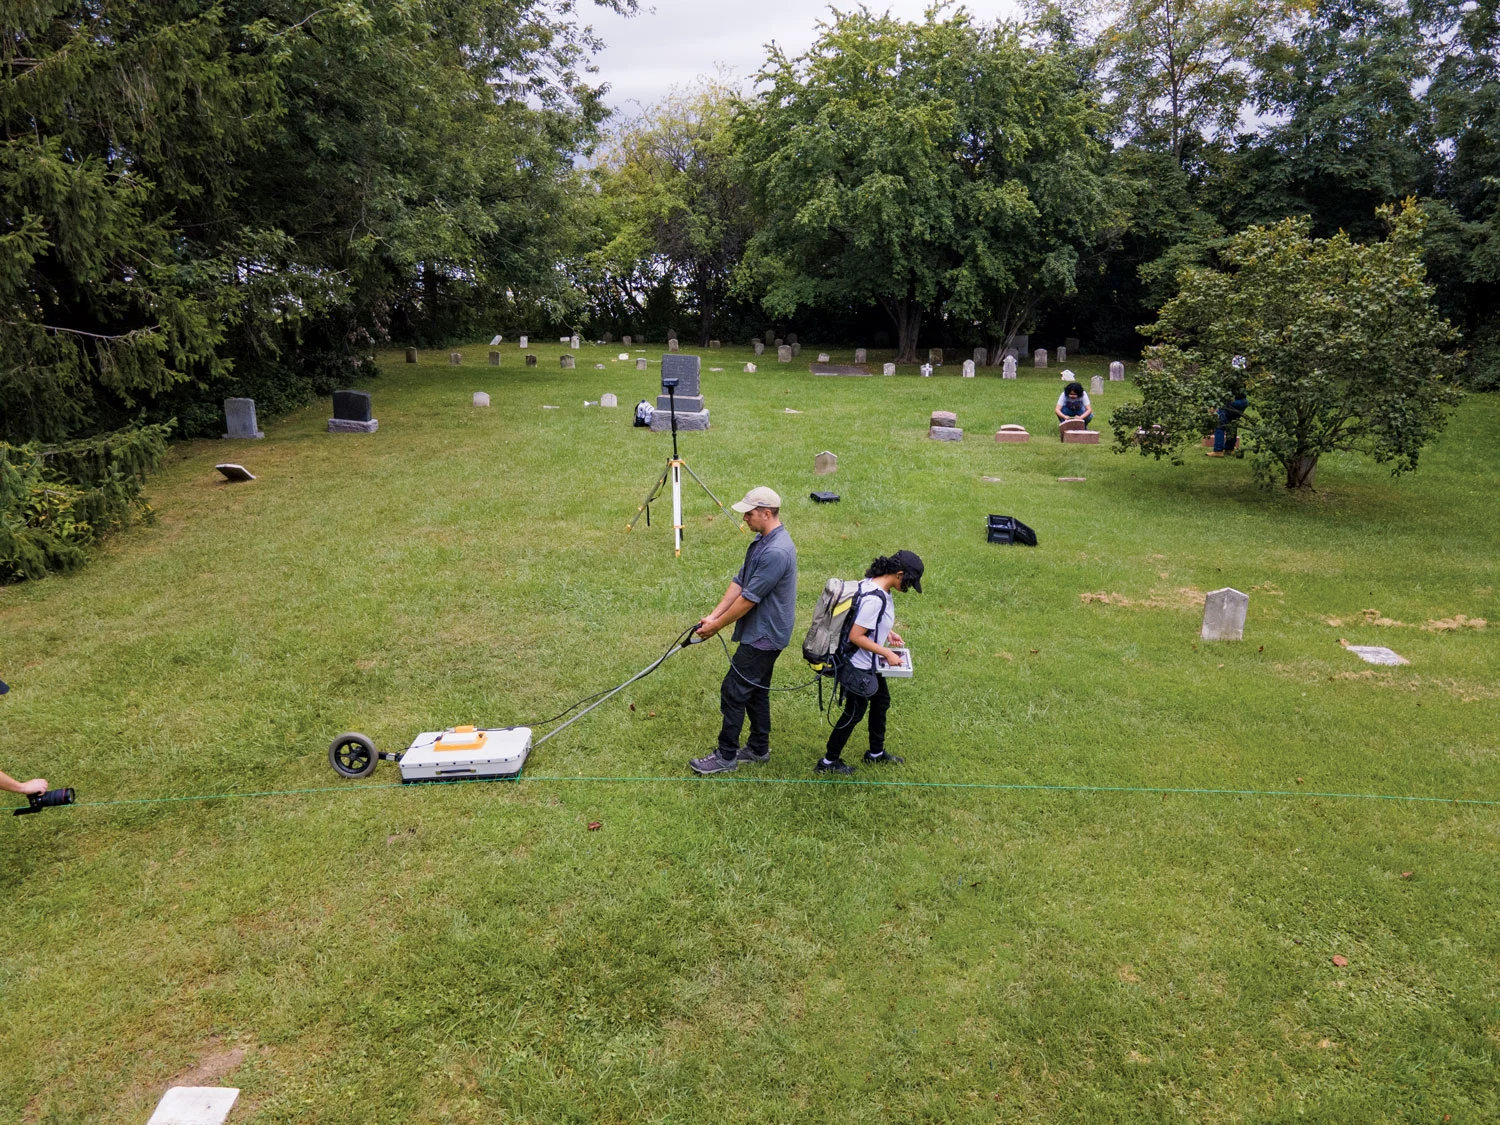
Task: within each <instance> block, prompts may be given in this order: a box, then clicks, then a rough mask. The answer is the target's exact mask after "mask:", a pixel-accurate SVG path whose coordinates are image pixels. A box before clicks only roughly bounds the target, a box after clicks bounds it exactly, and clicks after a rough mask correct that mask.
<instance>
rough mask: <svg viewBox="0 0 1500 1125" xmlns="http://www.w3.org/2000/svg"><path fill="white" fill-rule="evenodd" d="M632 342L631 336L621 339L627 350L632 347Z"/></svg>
mask: <svg viewBox="0 0 1500 1125" xmlns="http://www.w3.org/2000/svg"><path fill="white" fill-rule="evenodd" d="M630 342H631V341H630V337H629V336H621V337H620V343H622V344H624V345H625V346H626V347H627V348H628V347H630Z"/></svg>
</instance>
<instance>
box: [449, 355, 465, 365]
mask: <svg viewBox="0 0 1500 1125" xmlns="http://www.w3.org/2000/svg"><path fill="white" fill-rule="evenodd" d="M463 361H464V353H463V352H449V353H448V366H449V367H457V366H458V365H459V364H461V363H462V362H463Z"/></svg>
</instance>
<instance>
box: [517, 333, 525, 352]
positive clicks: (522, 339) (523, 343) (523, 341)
mask: <svg viewBox="0 0 1500 1125" xmlns="http://www.w3.org/2000/svg"><path fill="white" fill-rule="evenodd" d="M518 346H519V347H520V349H521V350H522V351H523V352H524V351H525V350H526V337H525V336H522V337H521V343H520V344H519V345H518Z"/></svg>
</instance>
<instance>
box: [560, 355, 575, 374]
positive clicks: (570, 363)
mask: <svg viewBox="0 0 1500 1125" xmlns="http://www.w3.org/2000/svg"><path fill="white" fill-rule="evenodd" d="M557 362H558V363H559V364H561V366H562V369H563V370H564V371H572V370H573V369H574V368H575V367H577V366H578V362H577V361H576V360H575V359H574V358H573V357H572V356H570V355H563V356H559V357H558V360H557Z"/></svg>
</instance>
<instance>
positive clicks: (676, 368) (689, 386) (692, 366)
mask: <svg viewBox="0 0 1500 1125" xmlns="http://www.w3.org/2000/svg"><path fill="white" fill-rule="evenodd" d="M700 369H701V362H700V360H699V358H698V357H697V356H695V355H680V354H677V355H674V354H671V353H669V354H667V355H664V356H662V357H661V377H662V378H663V379H676V380H677V397H678V398H682V397H683V396H684V395H701V394H702V393H703V391H702V388H701V387H700V386H699V384H698V373H699V371H700Z"/></svg>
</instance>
